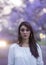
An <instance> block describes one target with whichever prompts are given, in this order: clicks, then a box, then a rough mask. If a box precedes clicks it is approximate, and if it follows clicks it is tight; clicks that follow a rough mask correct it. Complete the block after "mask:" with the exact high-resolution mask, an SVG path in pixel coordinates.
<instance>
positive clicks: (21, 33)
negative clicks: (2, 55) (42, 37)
mask: <svg viewBox="0 0 46 65" xmlns="http://www.w3.org/2000/svg"><path fill="white" fill-rule="evenodd" d="M18 41H19V42H18V43H15V44H13V45H11V46H10V48H9V54H8V65H33V64H34V65H43V60H42V52H41V48H40V47H39V45H38V44H37V43H36V41H35V38H34V33H33V30H32V27H31V25H30V24H29V23H28V22H26V21H24V22H22V23H21V24H20V26H19V28H18Z"/></svg>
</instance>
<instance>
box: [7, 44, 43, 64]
mask: <svg viewBox="0 0 46 65" xmlns="http://www.w3.org/2000/svg"><path fill="white" fill-rule="evenodd" d="M38 52H39V58H38V59H36V58H35V57H34V56H33V55H32V54H31V52H30V49H29V47H20V46H19V45H18V44H16V43H15V44H12V45H11V46H10V48H9V53H8V65H43V60H42V52H41V48H40V47H39V45H38Z"/></svg>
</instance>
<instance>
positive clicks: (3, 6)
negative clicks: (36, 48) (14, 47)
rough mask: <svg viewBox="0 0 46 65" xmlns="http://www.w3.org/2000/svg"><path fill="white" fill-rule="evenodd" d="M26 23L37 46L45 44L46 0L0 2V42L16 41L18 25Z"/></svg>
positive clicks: (2, 0) (6, 0)
mask: <svg viewBox="0 0 46 65" xmlns="http://www.w3.org/2000/svg"><path fill="white" fill-rule="evenodd" d="M23 20H25V21H28V22H29V23H30V24H31V25H32V28H33V30H34V36H35V39H36V41H37V42H38V43H39V44H43V45H44V44H46V0H0V40H1V39H3V40H8V41H11V42H15V41H17V36H18V33H17V30H18V26H19V24H20V23H21V22H22V21H23Z"/></svg>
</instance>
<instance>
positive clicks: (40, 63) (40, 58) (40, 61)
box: [37, 45, 44, 65]
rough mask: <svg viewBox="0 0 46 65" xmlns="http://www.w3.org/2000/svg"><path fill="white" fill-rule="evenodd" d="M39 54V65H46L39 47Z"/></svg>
mask: <svg viewBox="0 0 46 65" xmlns="http://www.w3.org/2000/svg"><path fill="white" fill-rule="evenodd" d="M38 53H39V57H38V59H37V65H44V63H43V58H42V51H41V48H40V46H39V45H38Z"/></svg>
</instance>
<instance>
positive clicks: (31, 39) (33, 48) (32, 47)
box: [18, 21, 39, 58]
mask: <svg viewBox="0 0 46 65" xmlns="http://www.w3.org/2000/svg"><path fill="white" fill-rule="evenodd" d="M23 25H24V26H26V27H27V28H28V29H29V30H30V32H31V33H30V37H29V48H30V51H31V53H32V55H33V56H34V57H35V58H38V56H39V54H38V50H37V44H36V40H35V37H34V32H33V29H32V26H31V25H30V24H29V23H28V22H26V21H24V22H22V23H21V24H20V26H19V28H18V40H19V44H20V45H21V43H22V37H21V34H20V28H21V26H23Z"/></svg>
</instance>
